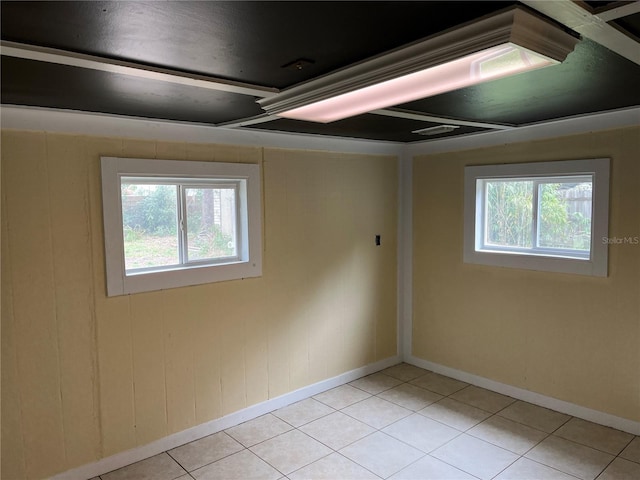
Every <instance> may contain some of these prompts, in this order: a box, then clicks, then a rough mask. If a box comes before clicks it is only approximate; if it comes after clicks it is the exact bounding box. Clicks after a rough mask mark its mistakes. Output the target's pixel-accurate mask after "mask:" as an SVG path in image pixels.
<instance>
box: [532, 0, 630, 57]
mask: <svg viewBox="0 0 640 480" xmlns="http://www.w3.org/2000/svg"><path fill="white" fill-rule="evenodd" d="M522 3H524V4H525V5H527V6H529V7H531V8H533V9H535V10H537V11H539V12H540V13H542V14H544V15H547V16H548V17H551V18H553V19H554V20H556V21H557V22H560V23H561V24H563V25H565V26H566V27H568V28H570V29H572V30H575V31H576V32H578V33H579V34H581V35H583V36H585V37H587V38H589V39H591V40H593V41H594V42H597V43H599V44H600V45H602V46H604V47H607V48H608V49H609V50H611V51H613V52H616V53H617V54H618V55H621V56H623V57H625V58H627V59H629V60H631V61H632V62H634V63H637V64H638V65H640V44H638V42H636V41H635V40H634V39H632V38H631V37H629V36H627V35H625V34H624V33H622V32H620V31H619V30H617V29H616V28H615V27H613V26H612V25H609V24H608V23H607V22H606V21H605V20H603V19H602V18H601V17H599V16H597V15H593V14H591V13H590V12H588V11H587V10H585V9H584V8H582V7H581V6H579V5H578V4H576V3H574V2H573V1H572V0H552V1H540V0H522Z"/></svg>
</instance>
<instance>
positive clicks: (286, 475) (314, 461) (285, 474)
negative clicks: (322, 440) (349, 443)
mask: <svg viewBox="0 0 640 480" xmlns="http://www.w3.org/2000/svg"><path fill="white" fill-rule="evenodd" d="M302 433H304V432H302ZM314 440H315V439H314ZM323 445H324V444H323ZM325 446H326V447H327V448H329V449H331V452H329V453H327V454H326V455H323V456H322V457H320V458H316V459H315V460H313V461H311V462H309V463H307V464H305V465H302V466H301V467H300V468H296V469H295V470H294V471H293V472H289V473H282V474H283V475H284V476H285V477H287V478H289V475H293V474H294V473H296V472H298V471H300V470H302V469H303V468H307V467H308V466H309V465H312V464H314V463H316V462H319V461H320V460H322V459H323V458H327V457H328V456H329V455H333V454H334V453H338V452H336V451H335V450H334V449H332V448H331V447H329V446H328V445H325ZM260 458H262V457H260ZM263 460H264V459H263ZM264 461H265V462H266V460H264ZM273 468H276V467H273ZM276 470H278V469H277V468H276ZM278 471H279V472H282V470H278Z"/></svg>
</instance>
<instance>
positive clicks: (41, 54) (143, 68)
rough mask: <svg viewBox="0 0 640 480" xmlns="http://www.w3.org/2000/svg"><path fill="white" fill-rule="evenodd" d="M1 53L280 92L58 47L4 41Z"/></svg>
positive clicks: (246, 91) (258, 92) (194, 83)
mask: <svg viewBox="0 0 640 480" xmlns="http://www.w3.org/2000/svg"><path fill="white" fill-rule="evenodd" d="M0 53H2V55H4V56H8V57H17V58H24V59H27V60H36V61H39V62H48V63H56V64H59V65H67V66H71V67H79V68H86V69H90V70H99V71H102V72H108V73H117V74H120V75H129V76H132V77H138V78H144V79H147V80H157V81H160V82H167V83H175V84H178V85H186V86H190V87H197V88H206V89H209V90H217V91H222V92H230V93H238V94H242V95H251V96H254V97H260V98H263V97H268V96H271V95H273V94H275V93H278V91H279V90H278V89H277V88H271V87H264V86H261V85H251V84H248V83H242V82H234V81H232V80H226V79H223V78H215V77H208V76H206V75H197V74H194V73H186V72H181V71H178V70H169V69H166V68H159V67H153V66H149V65H142V64H139V63H133V62H125V61H121V60H114V59H111V58H106V57H98V56H94V55H85V54H82V53H75V52H69V51H66V50H58V49H55V48H46V47H38V46H34V45H26V44H23V43H15V42H7V41H2V42H1V43H0Z"/></svg>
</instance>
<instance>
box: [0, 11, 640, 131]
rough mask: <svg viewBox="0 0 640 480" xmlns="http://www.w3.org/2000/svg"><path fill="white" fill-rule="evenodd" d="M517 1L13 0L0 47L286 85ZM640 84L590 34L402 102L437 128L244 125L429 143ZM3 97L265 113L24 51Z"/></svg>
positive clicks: (568, 109)
mask: <svg viewBox="0 0 640 480" xmlns="http://www.w3.org/2000/svg"><path fill="white" fill-rule="evenodd" d="M515 3H517V2H503V1H502V2H484V1H469V2H452V1H448V2H432V1H422V2H420V1H412V2H244V1H235V2H226V1H210V2H202V1H200V2H197V1H196V2H186V1H177V2H171V1H170V2H134V1H129V2H73V1H65V2H8V1H3V2H2V3H1V4H0V7H1V18H2V27H1V28H2V40H3V42H17V43H20V44H26V45H33V46H38V47H50V48H55V49H58V50H62V51H64V52H67V53H70V54H71V55H73V54H78V53H79V54H89V55H94V56H97V57H102V58H104V59H109V60H114V59H115V60H123V61H127V62H133V63H135V64H138V65H139V66H140V67H143V68H144V67H145V66H151V67H160V68H164V69H169V70H172V71H177V72H179V73H182V74H198V75H204V76H207V77H215V78H217V79H227V80H232V81H236V82H243V83H247V84H252V85H256V86H261V87H270V88H275V89H278V90H281V89H285V88H287V87H291V86H293V85H296V84H299V83H301V82H304V81H307V80H310V79H313V78H316V77H318V76H319V75H323V74H326V73H329V72H331V71H334V70H336V69H339V68H343V67H346V66H349V65H351V64H353V63H356V62H359V61H362V60H364V59H367V58H369V57H371V56H373V55H377V54H380V53H383V52H385V51H388V50H390V49H393V48H397V47H400V46H402V45H405V44H407V43H410V42H413V41H416V40H419V39H422V38H424V37H427V36H430V35H433V34H435V33H438V32H441V31H443V30H445V29H448V28H451V27H454V26H457V25H459V24H463V23H465V22H469V21H472V20H474V19H476V18H478V17H481V16H483V15H487V14H490V13H493V12H496V11H498V10H501V9H503V8H505V7H509V6H511V5H513V4H515ZM611 3H612V2H589V4H599V5H590V6H589V5H587V6H586V7H585V8H591V9H596V8H597V9H599V10H601V9H603V8H607V5H606V4H611ZM619 3H620V2H613V4H614V6H615V5H616V4H619ZM600 4H602V5H600ZM594 11H595V10H594ZM637 17H638V14H637V13H636V14H634V15H628V16H626V17H623V18H619V19H616V22H618V23H617V25H616V28H620V27H621V26H622V25H623V23H624V22H626V23H627V24H629V25H630V27H629V28H628V30H632V29H633V26H634V25H635V26H636V28H637V21H638V18H637ZM639 48H640V45H639ZM299 59H305V60H309V61H310V62H309V63H308V64H307V65H306V66H305V68H303V69H302V70H298V69H295V68H285V65H287V64H290V63H291V62H294V61H296V60H299ZM637 85H640V66H639V65H637V64H636V63H634V62H633V61H631V60H628V59H626V58H624V57H622V56H620V55H618V54H616V53H614V52H612V51H610V50H608V49H607V48H605V47H603V46H602V45H600V44H599V43H597V42H595V41H593V40H589V39H587V38H583V39H582V41H581V42H579V43H578V45H577V47H576V48H575V50H574V52H572V53H571V54H570V55H569V57H568V58H567V60H566V61H565V62H564V63H563V64H561V65H558V66H554V67H550V68H546V69H542V70H538V71H534V72H530V73H524V74H520V75H517V76H514V77H511V78H505V79H502V80H496V81H492V82H488V83H484V84H481V85H476V86H474V87H468V88H464V89H462V90H457V91H454V92H450V93H445V94H441V95H437V96H434V97H430V98H427V99H423V100H419V101H415V102H411V103H409V104H405V105H399V106H397V108H400V109H402V110H408V111H410V112H411V113H413V114H417V115H424V116H428V117H434V116H435V117H442V121H440V122H437V121H433V119H432V118H431V119H427V118H424V119H420V118H419V117H416V116H414V117H412V118H411V119H407V118H395V117H391V116H382V115H376V114H364V115H359V116H357V117H353V118H349V119H345V120H341V121H337V122H333V123H329V124H324V125H323V124H316V123H312V122H304V121H296V120H288V119H278V118H272V119H270V121H267V122H264V123H255V124H253V125H247V126H243V127H236V128H251V129H263V130H278V131H285V132H297V133H309V134H323V135H332V136H346V137H355V138H365V139H376V140H388V141H400V142H412V141H422V140H425V138H427V137H423V136H420V135H417V134H414V133H411V132H412V131H414V130H418V129H423V128H426V127H429V126H433V125H437V124H440V123H447V122H446V120H447V119H452V120H454V121H462V123H465V122H466V125H463V126H462V127H461V128H458V129H457V130H455V131H453V132H451V133H445V134H442V135H440V136H451V135H467V134H471V133H477V132H481V131H485V130H486V129H487V128H489V127H490V125H486V124H491V123H495V124H502V125H512V126H521V125H527V124H531V123H537V122H544V121H550V120H554V119H559V118H565V117H570V116H574V115H583V114H590V113H596V112H602V111H610V110H615V109H620V108H626V107H633V106H637V105H639V104H640V89H639V88H637ZM2 104H3V105H22V106H37V107H47V108H57V109H70V110H80V111H89V112H100V113H107V114H118V115H127V116H135V117H143V118H151V119H165V120H175V121H183V122H192V123H198V124H209V125H218V124H224V123H233V122H236V121H241V120H243V119H247V118H251V117H256V116H261V115H262V114H263V113H264V112H263V110H262V109H261V108H260V106H259V105H258V104H257V103H256V98H255V97H254V96H252V95H247V94H241V93H229V92H224V91H215V90H211V89H206V88H199V87H195V86H188V85H181V84H177V83H169V82H163V81H159V80H150V79H146V78H142V77H138V76H132V75H125V74H120V73H110V72H104V71H99V70H91V69H87V68H82V67H76V66H69V65H60V64H55V63H49V62H46V61H41V60H30V59H25V58H18V57H16V56H9V55H5V54H4V50H3V56H2ZM473 122H477V123H478V124H474V123H473ZM430 138H434V137H430ZM436 138H437V137H436Z"/></svg>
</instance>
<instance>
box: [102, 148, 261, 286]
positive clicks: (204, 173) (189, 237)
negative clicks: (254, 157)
mask: <svg viewBox="0 0 640 480" xmlns="http://www.w3.org/2000/svg"><path fill="white" fill-rule="evenodd" d="M259 168H260V167H259V166H258V165H253V164H239V163H218V162H188V161H173V160H145V159H132V158H114V157H103V158H102V193H103V194H102V196H103V211H104V227H105V252H106V267H107V269H106V270H107V294H108V295H109V296H114V295H123V294H128V293H136V292H144V291H151V290H160V289H165V288H173V287H181V286H187V285H197V284H202V283H209V282H217V281H223V280H233V279H239V278H247V277H256V276H260V275H261V274H262V231H261V206H260V205H261V201H260V200H261V198H260V195H261V193H260V170H259Z"/></svg>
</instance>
